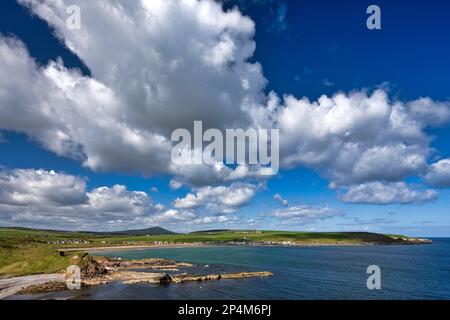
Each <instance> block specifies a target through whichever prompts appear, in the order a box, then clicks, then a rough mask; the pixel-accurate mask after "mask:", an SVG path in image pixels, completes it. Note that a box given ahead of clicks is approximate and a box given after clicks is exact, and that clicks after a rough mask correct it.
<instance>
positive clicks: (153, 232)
mask: <svg viewBox="0 0 450 320" xmlns="http://www.w3.org/2000/svg"><path fill="white" fill-rule="evenodd" d="M94 233H97V234H98V233H100V234H110V235H121V236H146V235H149V236H156V235H160V234H176V233H175V232H172V231H169V230H167V229H164V228H161V227H152V228H147V229H136V230H124V231H114V232H94Z"/></svg>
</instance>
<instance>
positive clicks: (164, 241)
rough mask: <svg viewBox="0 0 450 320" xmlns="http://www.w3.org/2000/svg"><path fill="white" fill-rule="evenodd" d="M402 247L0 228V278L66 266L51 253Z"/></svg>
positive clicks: (219, 234)
mask: <svg viewBox="0 0 450 320" xmlns="http://www.w3.org/2000/svg"><path fill="white" fill-rule="evenodd" d="M396 243H398V244H408V243H415V240H414V239H411V238H408V237H404V236H393V235H383V234H376V233H367V232H331V233H319V232H287V231H245V230H242V231H236V230H235V231H230V230H223V231H208V232H193V233H187V234H161V235H150V234H149V235H117V234H114V235H113V234H111V235H108V234H105V233H84V232H62V231H48V230H32V229H21V228H0V277H4V276H20V275H29V274H43V273H53V272H57V271H59V270H62V269H64V268H65V267H66V266H67V265H69V260H70V257H69V256H64V255H60V254H59V253H58V251H57V249H77V250H79V251H84V250H88V249H89V248H98V247H119V246H127V247H134V246H155V245H168V246H169V245H174V246H176V245H188V244H191V245H192V244H198V245H201V244H203V245H220V244H222V245H244V244H248V245H356V244H396Z"/></svg>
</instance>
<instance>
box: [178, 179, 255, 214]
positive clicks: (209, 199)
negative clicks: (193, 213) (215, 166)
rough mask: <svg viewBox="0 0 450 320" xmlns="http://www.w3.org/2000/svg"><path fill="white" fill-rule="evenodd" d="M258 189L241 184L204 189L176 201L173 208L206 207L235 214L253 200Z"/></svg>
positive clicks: (250, 185)
mask: <svg viewBox="0 0 450 320" xmlns="http://www.w3.org/2000/svg"><path fill="white" fill-rule="evenodd" d="M256 189H257V187H256V186H255V185H252V184H241V183H234V184H232V185H231V186H229V187H225V186H219V187H210V186H208V187H202V188H199V189H197V190H196V191H195V193H189V194H187V195H186V197H184V198H177V199H175V201H174V203H173V206H174V207H175V208H177V209H196V208H199V207H204V208H206V209H208V210H213V211H215V212H219V213H234V212H236V211H237V210H239V209H240V208H241V207H243V206H244V205H246V204H248V203H249V202H250V201H251V200H252V199H253V197H254V195H255V193H256Z"/></svg>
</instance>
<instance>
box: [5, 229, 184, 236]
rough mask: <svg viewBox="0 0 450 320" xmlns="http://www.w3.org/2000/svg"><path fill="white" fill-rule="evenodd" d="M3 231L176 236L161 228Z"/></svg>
mask: <svg viewBox="0 0 450 320" xmlns="http://www.w3.org/2000/svg"><path fill="white" fill-rule="evenodd" d="M1 229H11V230H18V231H24V232H26V231H28V232H45V233H48V232H50V233H59V234H69V235H70V234H84V235H94V236H95V235H99V236H102V235H112V236H146V235H149V236H156V235H161V234H176V233H175V232H172V231H169V230H167V229H164V228H161V227H152V228H147V229H136V230H123V231H65V230H52V229H32V228H22V227H7V228H6V227H0V230H1Z"/></svg>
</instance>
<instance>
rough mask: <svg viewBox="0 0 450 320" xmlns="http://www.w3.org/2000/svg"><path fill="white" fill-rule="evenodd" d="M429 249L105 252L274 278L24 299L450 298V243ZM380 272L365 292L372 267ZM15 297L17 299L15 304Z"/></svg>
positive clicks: (112, 287) (107, 288)
mask: <svg viewBox="0 0 450 320" xmlns="http://www.w3.org/2000/svg"><path fill="white" fill-rule="evenodd" d="M433 240H434V243H433V244H432V245H411V246H408V245H395V246H347V247H340V246H339V247H335V246H333V247H247V246H242V247H202V248H170V249H145V250H133V251H115V252H107V253H105V252H103V253H102V254H104V255H105V254H107V255H108V256H111V257H122V258H127V259H139V258H150V257H160V258H170V259H176V260H178V261H183V262H191V263H194V264H195V268H194V270H189V271H188V272H190V273H199V274H200V273H205V274H206V273H216V272H237V271H271V272H273V273H274V276H273V277H269V278H257V279H239V280H220V281H210V282H191V283H183V284H171V285H167V286H152V285H148V284H139V285H124V284H121V283H111V284H108V285H103V286H98V287H94V288H91V289H87V290H82V291H79V292H73V291H70V292H69V291H68V292H58V293H52V294H46V295H34V296H22V297H20V298H22V299H24V298H25V299H30V298H31V299H46V298H56V299H58V298H74V297H75V298H78V299H164V300H166V299H402V300H403V299H450V238H446V239H443V238H440V239H433ZM370 265H377V266H379V267H380V268H381V290H368V289H367V285H366V281H367V278H368V276H369V275H368V274H367V267H368V266H370ZM14 298H18V297H14Z"/></svg>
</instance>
